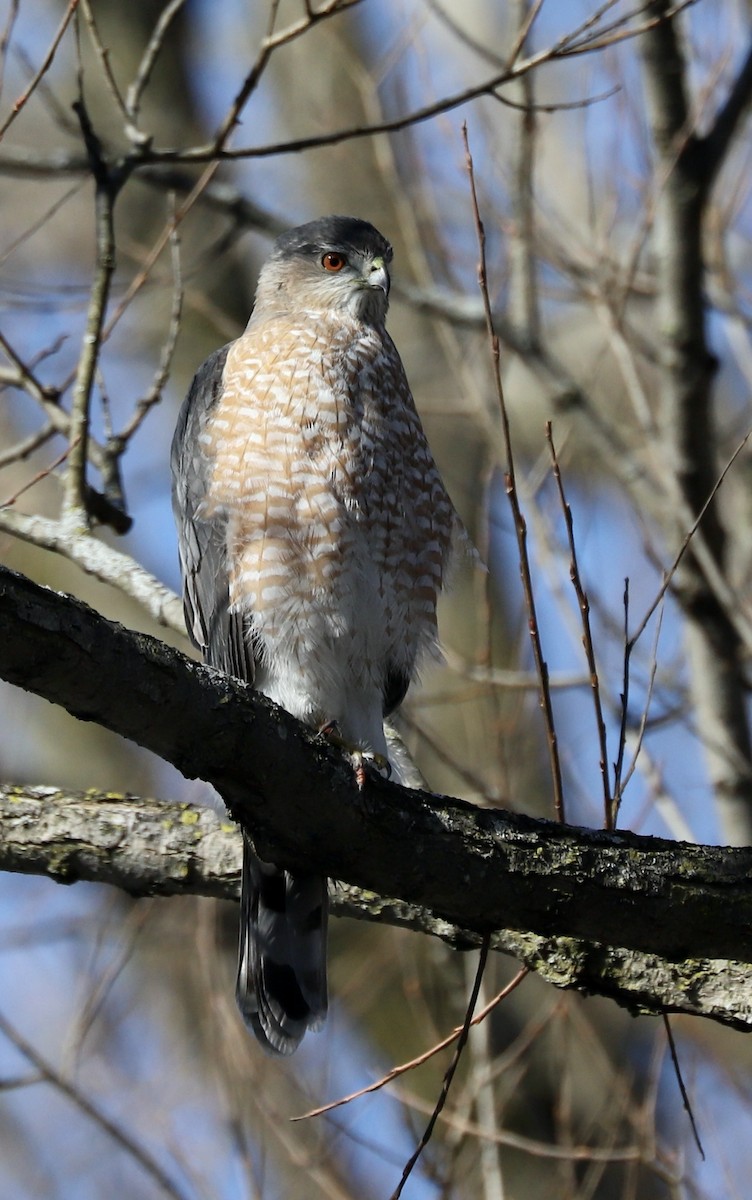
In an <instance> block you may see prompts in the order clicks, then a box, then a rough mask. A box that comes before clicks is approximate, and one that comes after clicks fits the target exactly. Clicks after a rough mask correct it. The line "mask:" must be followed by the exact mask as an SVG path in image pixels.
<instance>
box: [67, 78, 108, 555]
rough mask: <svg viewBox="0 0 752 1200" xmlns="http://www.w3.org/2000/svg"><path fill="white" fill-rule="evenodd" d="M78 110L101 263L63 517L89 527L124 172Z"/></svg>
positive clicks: (71, 525)
mask: <svg viewBox="0 0 752 1200" xmlns="http://www.w3.org/2000/svg"><path fill="white" fill-rule="evenodd" d="M74 110H75V112H76V114H77V116H78V118H79V121H80V122H81V132H82V134H83V137H84V141H85V143H86V149H87V152H88V154H89V158H90V161H91V169H92V174H93V176H94V182H95V186H96V191H95V208H96V242H97V266H96V270H95V273H94V278H93V281H92V286H91V292H90V296H89V308H88V312H87V315H86V332H85V334H84V339H83V345H82V347H81V353H80V355H79V360H78V368H77V371H76V381H75V384H74V388H73V399H72V402H71V415H70V433H69V442H70V453H69V455H68V468H67V471H66V476H65V494H64V498H63V506H62V517H61V519H62V521H63V523H64V525H65V526H66V528H67V529H68V531H69V532H74V531H76V532H79V533H80V532H86V531H87V530H88V528H89V511H88V507H87V495H86V487H87V485H86V463H87V458H88V439H89V408H90V403H91V391H92V385H93V381H94V373H95V370H96V366H97V361H98V359H99V352H100V348H101V344H102V331H103V328H104V319H105V313H106V311H107V301H108V299H109V295H110V286H111V283H112V276H113V274H114V271H115V230H114V224H113V210H114V204H115V199H116V197H117V194H118V191H119V188H120V186H121V185H122V182H123V180H122V177H121V178H118V177H116V176H115V175H114V174H113V172H112V171H111V169H110V167H109V166H108V165H107V163H106V162H105V160H104V158H103V156H102V147H101V145H100V142H99V139H98V137H97V135H96V133H95V132H94V129H93V127H92V125H91V122H90V120H89V115H88V112H87V110H86V107H85V105H84V102H83V98H81V99H79V100H77V101H76V103H75V104H74Z"/></svg>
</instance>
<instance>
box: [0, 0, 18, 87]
mask: <svg viewBox="0 0 752 1200" xmlns="http://www.w3.org/2000/svg"><path fill="white" fill-rule="evenodd" d="M19 4H20V0H11V3H10V4H9V5H8V19H7V21H6V22H5V27H4V29H3V32H2V35H1V36H0V96H2V94H3V87H4V85H5V64H6V62H7V58H8V47H9V45H10V39H11V36H12V34H13V26H14V25H15V23H16V19H17V17H18V7H19Z"/></svg>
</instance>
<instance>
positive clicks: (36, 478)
mask: <svg viewBox="0 0 752 1200" xmlns="http://www.w3.org/2000/svg"><path fill="white" fill-rule="evenodd" d="M48 428H49V427H48ZM50 432H52V431H50ZM33 448H36V447H33ZM72 448H73V443H72V442H70V443H69V444H68V445H67V446H66V447H65V449H64V450H63V451H62V453H61V454H59V455H58V456H57V458H56V459H54V460H53V461H52V462H51V463H50V464H49V465H48V466H46V467H43V468H42V470H41V471H37V473H36V475H32V477H31V479H27V480H25V482H24V483H23V484H22V485H21V487H20V488H18V490H17V491H15V492H14V493H13V495H12V496H9V497H8V499H7V500H0V508H10V507H11V506H12V505H14V504H15V503H16V501H17V500H18V498H19V496H23V494H24V493H25V492H28V491H29V489H30V488H33V487H34V486H35V484H37V483H41V481H42V480H43V479H47V477H48V476H49V475H51V474H52V472H53V471H54V470H55V468H56V467H59V466H60V464H61V463H64V462H65V460H66V458H67V457H68V455H69V454H70V452H71V450H72ZM27 453H28V451H27Z"/></svg>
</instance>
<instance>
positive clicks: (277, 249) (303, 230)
mask: <svg viewBox="0 0 752 1200" xmlns="http://www.w3.org/2000/svg"><path fill="white" fill-rule="evenodd" d="M327 250H340V251H342V252H343V253H344V254H347V253H348V252H349V253H351V254H352V253H355V254H368V255H370V256H371V257H372V258H383V259H384V261H385V262H387V263H389V262H391V260H392V247H391V246H390V245H389V242H388V241H387V240H386V238H385V237H383V236H382V234H380V233H379V231H378V229H375V228H374V227H373V225H371V224H369V222H368V221H361V220H359V218H358V217H320V218H319V219H318V220H317V221H308V222H307V223H306V224H305V225H298V226H296V228H295V229H288V230H287V232H286V233H283V234H280V236H279V237H278V238H277V240H276V241H275V243H274V248H273V250H272V257H273V258H292V257H295V256H298V255H302V256H304V257H305V258H308V257H314V256H318V255H320V254H325V253H326V251H327Z"/></svg>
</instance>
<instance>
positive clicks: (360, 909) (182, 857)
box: [0, 785, 752, 1029]
mask: <svg viewBox="0 0 752 1200" xmlns="http://www.w3.org/2000/svg"><path fill="white" fill-rule="evenodd" d="M241 855H242V845H241V836H240V831H239V830H238V829H237V827H236V826H235V825H234V824H232V823H231V822H229V821H228V820H226V819H223V818H222V817H220V816H219V815H218V814H217V813H216V812H214V811H213V810H212V809H209V808H203V807H199V806H196V805H191V804H173V803H165V802H164V801H159V800H152V799H147V798H144V797H140V796H127V795H117V794H114V793H112V792H95V791H93V790H89V791H86V792H83V793H77V792H68V791H66V790H64V789H61V788H55V787H31V786H24V787H17V786H9V785H6V786H4V787H2V788H0V870H4V871H13V872H19V873H22V874H28V875H46V876H48V877H49V878H51V879H54V880H55V881H56V882H58V883H64V884H71V883H76V882H78V881H79V880H86V881H89V882H93V883H106V884H110V885H113V886H115V887H118V888H120V889H122V890H123V891H125V892H127V893H128V894H129V895H131V896H176V895H201V896H211V897H214V898H215V899H221V900H231V901H237V899H238V895H239V890H240V863H241ZM330 904H331V908H332V911H333V912H334V913H335V914H336V915H338V916H344V917H354V918H357V919H360V920H365V921H378V922H379V923H380V924H388V925H394V926H397V927H400V928H405V929H411V930H414V931H416V932H419V933H423V934H429V935H431V936H434V937H439V938H441V939H442V940H443V941H445V942H448V943H449V944H450V945H452V946H455V947H456V948H460V949H469V948H471V947H475V946H476V945H479V944H480V941H481V935H480V934H478V933H474V932H473V931H472V930H467V929H458V928H457V927H456V926H454V925H451V924H450V923H448V922H446V921H443V920H441V919H440V918H438V917H436V916H434V914H433V913H432V912H430V911H429V910H428V909H427V908H421V907H420V906H418V905H412V904H407V903H405V902H404V901H401V900H398V899H393V898H386V897H383V896H377V895H375V894H374V893H373V892H367V891H363V890H361V889H360V888H357V887H353V886H352V885H347V884H341V883H333V882H332V883H330ZM491 947H492V949H494V950H497V951H501V952H503V953H506V954H511V955H513V956H514V957H515V958H517V959H519V960H520V961H521V962H523V963H525V965H526V966H528V967H529V968H530V969H531V970H534V971H537V973H538V974H539V975H541V976H542V977H543V978H544V979H546V980H547V981H548V982H549V983H552V984H554V986H556V987H559V988H577V989H579V990H584V991H587V992H593V993H596V994H600V995H605V996H608V997H610V998H611V999H613V1000H615V1001H617V1003H619V1004H621V1005H623V1006H625V1007H627V1008H630V1009H631V1010H632V1011H640V1012H653V1013H654V1012H663V1011H667V1010H668V1011H672V1012H681V1013H686V1014H692V1015H695V1016H705V1017H711V1018H713V1019H715V1020H718V1021H720V1022H722V1023H723V1024H726V1025H731V1026H733V1027H735V1028H737V1029H749V1028H750V1026H751V1025H752V1013H751V1012H750V1006H749V995H750V988H751V986H752V966H749V965H747V964H745V963H740V962H728V961H724V960H722V959H698V958H691V959H689V960H687V961H684V962H672V961H670V960H668V959H665V958H662V957H660V956H659V955H655V954H645V953H639V952H637V951H634V950H625V949H620V948H613V947H609V946H605V945H602V944H598V943H595V942H589V941H586V940H583V939H577V938H567V937H559V938H556V937H542V936H538V935H536V934H533V933H529V932H516V931H514V930H498V931H496V932H495V933H494V934H493V935H492V938H491Z"/></svg>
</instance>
